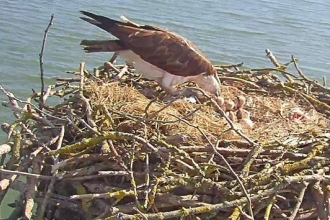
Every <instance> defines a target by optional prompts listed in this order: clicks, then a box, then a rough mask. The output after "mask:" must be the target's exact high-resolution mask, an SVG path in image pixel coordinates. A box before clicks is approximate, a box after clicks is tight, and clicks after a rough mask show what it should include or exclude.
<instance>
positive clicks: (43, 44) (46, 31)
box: [39, 14, 54, 110]
mask: <svg viewBox="0 0 330 220" xmlns="http://www.w3.org/2000/svg"><path fill="white" fill-rule="evenodd" d="M53 19H54V14H52V15H51V16H50V20H49V23H48V26H47V28H46V30H45V33H44V38H43V40H42V46H41V51H40V54H39V65H40V80H41V96H40V99H39V108H40V110H42V108H43V105H44V104H45V100H44V90H45V82H44V67H43V64H44V61H43V56H44V50H45V46H46V39H47V34H48V31H49V29H50V27H51V26H52V25H53Z"/></svg>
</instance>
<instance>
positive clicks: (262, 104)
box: [90, 82, 327, 146]
mask: <svg viewBox="0 0 330 220" xmlns="http://www.w3.org/2000/svg"><path fill="white" fill-rule="evenodd" d="M91 88H92V90H93V92H92V95H91V97H90V99H91V103H93V105H94V108H100V106H102V105H105V106H106V107H107V108H108V110H109V111H112V113H114V115H115V116H113V117H114V120H116V123H117V122H118V123H119V124H123V125H126V126H120V125H119V126H118V127H119V128H120V131H124V132H132V131H131V130H130V129H133V128H132V125H131V123H136V122H135V121H134V120H132V121H130V122H127V121H122V119H123V114H126V115H130V116H132V117H136V118H141V119H142V118H144V117H146V118H148V119H150V122H151V123H148V124H147V126H146V130H145V131H146V133H145V135H146V136H148V135H154V134H155V133H159V132H158V131H161V133H162V134H163V135H165V136H170V135H175V134H178V133H180V134H186V135H188V136H189V137H190V140H189V142H187V143H185V144H186V145H200V146H201V145H205V144H207V142H206V140H205V138H203V136H202V135H201V134H200V132H199V131H198V130H196V129H195V128H193V127H192V126H189V125H187V124H186V123H183V122H179V121H178V118H184V119H186V120H188V121H189V122H190V123H191V124H193V125H195V126H198V127H199V128H200V129H201V130H203V131H204V132H205V133H206V135H207V137H208V138H209V139H210V140H211V141H215V140H216V139H217V138H218V137H220V138H222V139H227V140H233V139H241V137H240V136H239V135H237V134H236V133H235V132H233V131H226V130H227V129H228V128H229V125H228V123H227V121H226V120H225V119H224V118H223V117H221V115H220V114H219V113H217V112H216V110H215V108H214V107H213V106H212V105H211V104H208V105H205V103H191V102H189V101H188V100H186V99H177V100H175V101H174V102H173V103H171V104H170V105H168V104H167V103H166V102H162V101H161V100H157V101H152V100H151V99H148V98H147V97H146V96H145V95H143V94H142V93H141V92H140V90H138V89H137V88H136V87H134V86H131V85H127V84H124V85H122V84H119V83H118V82H112V83H105V84H102V85H100V84H96V83H93V84H92V86H91ZM221 94H222V96H223V97H224V98H225V99H231V100H233V99H235V97H236V96H238V95H243V96H245V97H246V99H247V102H246V105H245V107H244V109H246V110H247V111H249V112H250V113H251V120H252V121H253V122H254V127H253V128H252V129H250V128H246V127H245V126H242V125H241V124H240V123H239V122H235V123H236V124H237V125H238V126H239V127H240V128H241V129H242V130H243V132H244V133H245V134H246V135H247V136H249V137H250V138H252V139H254V140H258V141H261V142H263V141H270V140H279V141H283V140H285V139H287V138H288V137H289V136H290V137H291V138H292V137H293V136H299V134H303V133H306V132H311V131H314V132H317V131H321V130H322V129H324V128H326V126H327V119H326V117H325V116H323V115H322V114H320V113H318V112H316V111H314V110H313V108H311V107H310V105H309V104H308V103H307V102H303V101H301V100H299V99H296V97H294V96H286V97H285V98H283V97H280V96H268V95H267V96H265V95H264V94H262V93H244V92H242V91H241V90H239V89H238V88H236V87H233V86H222V88H221ZM163 108H164V109H163ZM293 108H299V109H301V110H302V111H304V112H306V113H309V115H310V117H309V119H308V120H291V119H290V114H291V113H292V109H293ZM146 109H147V110H146ZM195 110H196V111H195ZM193 111H195V112H194V113H193V114H191V113H192V112H193ZM116 113H117V114H116ZM173 115H174V116H176V117H174V116H173ZM157 122H159V123H157ZM174 122H176V123H174ZM135 129H137V130H138V129H141V127H139V126H138V127H135ZM156 129H157V131H156Z"/></svg>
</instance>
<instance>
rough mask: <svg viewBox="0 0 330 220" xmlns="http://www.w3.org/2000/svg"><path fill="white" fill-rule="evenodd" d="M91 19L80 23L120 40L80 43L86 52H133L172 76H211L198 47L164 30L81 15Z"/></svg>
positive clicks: (87, 14)
mask: <svg viewBox="0 0 330 220" xmlns="http://www.w3.org/2000/svg"><path fill="white" fill-rule="evenodd" d="M81 13H82V14H84V15H86V16H88V17H90V18H86V17H81V19H83V20H85V21H87V22H89V23H91V24H93V25H96V26H98V27H100V28H101V29H103V30H105V31H107V32H109V33H111V34H112V35H114V36H115V37H117V38H118V39H119V40H110V41H86V40H84V41H82V42H81V45H83V46H84V49H85V51H86V52H97V51H99V52H101V51H102V52H106V51H116V50H122V49H125V48H126V49H129V50H132V51H133V52H134V53H136V54H138V55H140V57H141V58H142V59H143V60H145V61H147V62H149V63H151V64H153V65H155V66H157V67H159V68H161V69H163V70H165V71H167V72H169V73H171V74H173V75H179V76H192V75H198V74H201V73H203V72H206V74H214V73H215V70H214V68H213V67H212V65H211V63H210V61H209V60H207V59H206V58H205V57H204V56H203V55H202V54H201V53H199V52H198V51H196V49H197V47H196V46H195V45H194V44H192V43H191V42H189V41H187V40H186V39H184V38H182V37H181V36H179V35H177V34H174V33H171V32H169V31H166V30H165V29H162V28H158V27H154V26H150V25H139V26H137V25H136V24H133V23H126V22H121V21H116V20H112V19H110V18H107V17H103V16H99V15H95V14H93V13H89V12H85V11H81Z"/></svg>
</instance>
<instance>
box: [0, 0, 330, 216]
mask: <svg viewBox="0 0 330 220" xmlns="http://www.w3.org/2000/svg"><path fill="white" fill-rule="evenodd" d="M164 2H165V1H160V0H154V1H149V0H148V1H147V0H139V1H133V0H121V1H119V0H112V1H105V0H99V1H78V0H71V1H60V0H58V1H54V0H48V1H42V0H38V1H37V0H29V1H23V0H7V1H5V0H0V8H1V11H0V48H1V50H0V74H1V78H0V83H1V85H3V86H4V87H5V88H7V89H9V90H10V91H11V92H13V93H14V94H15V95H16V96H17V97H19V98H21V99H26V98H27V97H28V95H29V94H30V92H31V88H35V89H38V90H39V60H38V59H39V58H38V54H39V52H40V48H41V42H42V37H43V32H44V29H45V27H46V26H47V24H48V21H49V18H50V15H51V13H55V19H54V25H53V26H52V27H51V30H50V32H49V36H48V39H47V46H46V51H45V55H44V62H45V64H44V67H45V75H46V77H47V78H48V80H47V83H51V82H53V81H52V80H51V77H52V76H59V75H60V76H65V74H64V72H65V71H66V70H73V69H78V66H79V62H81V61H86V62H87V67H88V68H92V67H94V66H98V65H100V64H101V63H103V61H104V60H105V59H107V58H108V57H109V56H110V54H98V55H96V54H92V55H90V54H85V53H83V52H82V50H81V48H80V46H79V43H80V41H81V40H82V39H106V38H107V37H109V35H108V34H107V33H106V32H104V31H102V30H101V29H98V28H96V27H93V26H92V25H89V24H88V23H86V22H83V21H82V20H80V19H79V18H78V17H79V16H80V14H79V10H87V11H91V12H94V13H100V14H103V15H106V16H110V17H112V18H115V19H117V18H119V16H120V15H125V16H126V17H128V18H129V19H131V20H133V21H136V22H138V23H148V24H154V25H159V26H162V27H166V28H168V29H170V30H172V31H175V32H177V33H179V34H181V35H183V36H185V37H187V38H188V39H190V40H192V41H193V42H195V43H196V44H197V45H198V47H199V48H200V49H201V50H202V51H203V52H204V53H205V54H206V55H207V56H208V57H209V58H210V59H211V60H212V62H214V63H237V62H244V63H245V66H247V67H266V66H270V65H271V64H270V62H269V61H268V60H267V58H266V57H265V53H264V50H265V49H266V48H270V49H271V50H272V51H273V52H274V53H275V54H276V56H277V57H278V58H279V60H280V61H282V62H287V61H288V60H289V59H290V56H291V55H292V54H293V55H295V56H297V57H299V59H300V63H301V68H302V69H303V71H304V72H305V73H306V74H307V75H309V76H311V77H315V78H320V77H322V76H323V75H325V76H328V78H329V73H330V71H329V67H330V61H329V50H330V40H329V39H330V13H329V9H330V1H325V0H324V1H321V0H318V1H317V0H316V1H311V0H300V1H298V0H288V1H282V2H280V1H275V0H260V1H253V0H241V1H228V0H227V1H224V0H200V1H193V0H182V1H177V0H176V1H174V0H168V1H166V3H164ZM0 97H1V99H2V100H3V99H6V97H4V96H3V94H0ZM12 120H13V117H11V114H10V113H9V111H8V110H6V109H4V107H2V106H1V107H0V122H1V123H3V122H8V121H12ZM0 141H1V142H0V143H2V142H3V141H4V135H3V134H2V133H0ZM1 209H2V212H5V210H6V207H1ZM3 215H4V216H6V215H7V214H6V213H3ZM4 216H2V217H4ZM0 218H1V217H0Z"/></svg>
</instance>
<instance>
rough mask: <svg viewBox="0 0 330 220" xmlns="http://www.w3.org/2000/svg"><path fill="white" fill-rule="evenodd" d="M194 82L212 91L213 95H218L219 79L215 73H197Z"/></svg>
mask: <svg viewBox="0 0 330 220" xmlns="http://www.w3.org/2000/svg"><path fill="white" fill-rule="evenodd" d="M194 82H195V83H196V84H197V85H198V86H199V87H200V88H201V89H203V90H205V91H207V92H210V93H212V94H213V95H215V96H217V97H219V96H220V84H221V83H220V80H219V77H218V75H217V74H213V75H204V74H201V75H198V76H196V78H195V80H194Z"/></svg>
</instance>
